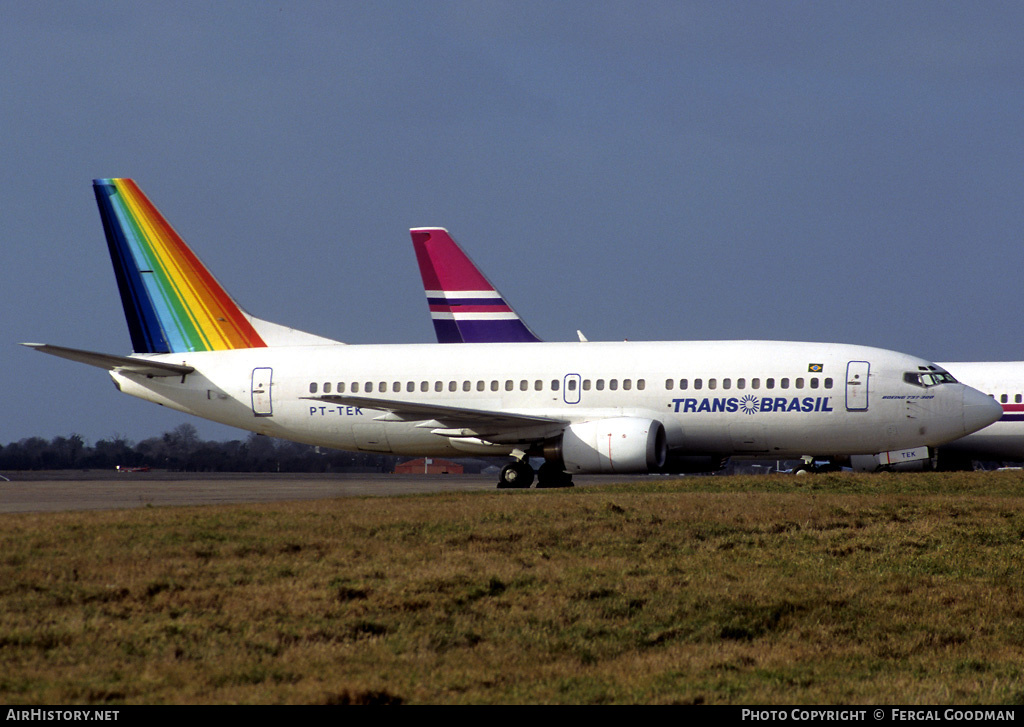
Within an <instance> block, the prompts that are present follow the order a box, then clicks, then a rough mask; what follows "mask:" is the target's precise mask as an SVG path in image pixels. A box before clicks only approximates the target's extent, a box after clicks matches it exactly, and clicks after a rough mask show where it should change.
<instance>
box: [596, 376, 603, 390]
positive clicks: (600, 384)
mask: <svg viewBox="0 0 1024 727" xmlns="http://www.w3.org/2000/svg"><path fill="white" fill-rule="evenodd" d="M596 386H597V390H598V391H604V379H598V380H597V384H596Z"/></svg>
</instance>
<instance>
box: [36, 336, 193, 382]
mask: <svg viewBox="0 0 1024 727" xmlns="http://www.w3.org/2000/svg"><path fill="white" fill-rule="evenodd" d="M21 345H22V346H28V347H29V348H33V349H35V350H36V351H42V352H43V353H48V354H50V355H51V356H59V357H61V358H66V359H69V360H71V361H77V362H78V363H84V364H89V365H90V366H98V367H99V368H101V369H106V370H108V371H125V372H127V373H131V374H142V375H144V376H184V375H185V374H190V373H192V372H193V371H195V369H194V368H192V367H191V366H183V365H181V364H172V363H164V362H163V361H152V360H149V359H145V358H135V357H132V356H114V355H113V354H109V353H96V352H94V351H83V350H81V349H78V348H64V347H63V346H51V345H49V344H46V343H23V344H21Z"/></svg>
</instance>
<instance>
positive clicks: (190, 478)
mask: <svg viewBox="0 0 1024 727" xmlns="http://www.w3.org/2000/svg"><path fill="white" fill-rule="evenodd" d="M3 476H4V477H7V478H10V482H5V481H4V480H3V479H0V513H15V512H58V511H70V510H120V509H125V508H134V507H161V506H184V505H224V504H238V503H246V502H279V501H282V500H320V499H326V498H334V497H364V496H382V497H389V496H396V495H412V494H426V493H435V492H469V491H475V490H494V489H495V483H496V481H497V478H496V477H495V476H494V475H393V474H328V475H320V474H262V473H259V474H256V473H254V474H234V473H233V474H220V473H218V474H212V473H182V472H137V473H124V474H121V473H116V472H47V473H39V472H4V473H3ZM627 479H628V478H627ZM575 480H576V485H577V486H582V487H585V486H587V485H594V484H602V483H603V484H611V483H612V482H615V481H620V480H617V479H616V478H608V477H576V478H575Z"/></svg>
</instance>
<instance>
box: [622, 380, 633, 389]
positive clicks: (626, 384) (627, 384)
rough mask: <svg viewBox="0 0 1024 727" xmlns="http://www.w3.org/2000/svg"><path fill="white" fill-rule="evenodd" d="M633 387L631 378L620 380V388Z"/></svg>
mask: <svg viewBox="0 0 1024 727" xmlns="http://www.w3.org/2000/svg"><path fill="white" fill-rule="evenodd" d="M632 388H633V381H632V380H631V379H623V380H622V390H623V391H629V390H631V389H632Z"/></svg>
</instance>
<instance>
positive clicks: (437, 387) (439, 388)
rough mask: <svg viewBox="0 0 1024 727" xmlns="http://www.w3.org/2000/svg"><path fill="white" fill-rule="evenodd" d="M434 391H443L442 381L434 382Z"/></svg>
mask: <svg viewBox="0 0 1024 727" xmlns="http://www.w3.org/2000/svg"><path fill="white" fill-rule="evenodd" d="M434 391H444V382H443V381H435V382H434Z"/></svg>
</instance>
